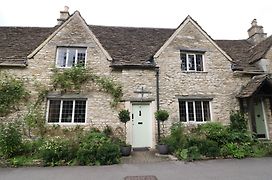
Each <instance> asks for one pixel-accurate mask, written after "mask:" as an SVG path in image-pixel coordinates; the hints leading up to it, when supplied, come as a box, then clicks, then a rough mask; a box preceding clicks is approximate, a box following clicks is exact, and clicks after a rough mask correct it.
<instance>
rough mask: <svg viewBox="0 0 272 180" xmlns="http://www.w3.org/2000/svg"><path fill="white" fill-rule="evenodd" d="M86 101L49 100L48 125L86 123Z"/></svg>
mask: <svg viewBox="0 0 272 180" xmlns="http://www.w3.org/2000/svg"><path fill="white" fill-rule="evenodd" d="M85 117H86V100H70V99H62V100H54V99H52V100H49V101H48V118H47V119H48V123H85V119H86V118H85Z"/></svg>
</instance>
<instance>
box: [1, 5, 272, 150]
mask: <svg viewBox="0 0 272 180" xmlns="http://www.w3.org/2000/svg"><path fill="white" fill-rule="evenodd" d="M248 34H249V38H248V39H244V40H214V39H212V38H211V37H210V36H209V35H208V34H207V32H205V31H204V30H203V29H202V28H201V26H200V25H199V24H198V23H197V22H196V21H195V20H194V19H192V18H191V17H190V16H188V17H186V18H185V20H184V21H183V22H182V23H181V24H180V25H179V26H178V27H177V28H176V29H159V28H133V27H108V26H95V25H88V24H87V23H86V22H85V20H84V19H83V17H82V16H81V15H80V13H79V12H78V11H75V12H74V13H73V14H71V15H70V14H69V12H68V8H65V10H64V11H61V12H60V18H59V19H58V25H56V26H55V27H52V28H42V27H0V70H1V71H5V72H7V73H10V74H13V75H15V76H17V77H20V78H23V79H26V80H27V81H26V83H27V88H28V89H29V90H30V91H31V94H32V96H33V97H34V96H35V95H37V92H36V89H35V84H36V83H41V84H44V85H46V86H49V87H50V86H52V85H51V81H52V73H53V72H52V70H53V69H55V68H58V69H62V70H65V69H68V68H71V67H72V66H74V65H76V64H79V63H81V64H84V66H85V67H86V68H89V69H91V70H92V71H93V72H94V73H95V74H97V75H99V76H103V77H110V78H111V79H113V80H114V81H115V82H117V83H120V84H121V85H122V91H123V96H122V100H121V102H120V104H119V106H118V107H119V108H117V109H116V108H112V107H111V105H110V103H109V102H110V101H111V99H112V96H111V95H110V94H108V93H105V92H103V91H101V90H100V89H99V88H98V87H96V86H94V85H92V84H91V83H89V84H87V85H86V86H85V87H84V88H83V90H82V91H81V92H80V93H78V92H77V93H74V94H73V93H66V94H63V93H59V92H58V91H52V92H49V94H48V95H47V97H46V100H45V101H44V103H43V107H44V116H45V119H46V123H47V124H48V125H50V124H60V125H65V126H73V125H82V126H88V127H89V126H90V127H98V128H103V127H105V126H106V125H109V126H112V127H113V129H115V128H117V127H119V126H121V125H122V124H120V122H119V120H118V111H119V110H120V109H122V108H124V109H128V110H129V111H130V112H131V121H130V122H129V123H128V124H127V128H128V131H127V134H126V136H127V141H128V142H129V143H131V144H132V146H133V147H154V146H155V144H156V139H157V137H158V124H157V122H156V120H155V118H154V112H155V111H156V110H157V109H165V110H167V111H168V112H169V113H170V118H169V120H168V121H167V122H166V124H165V125H166V129H169V127H170V126H171V124H172V123H174V122H179V121H180V122H183V123H184V124H198V123H205V122H208V121H219V122H222V123H224V124H227V123H229V115H230V112H231V111H232V110H241V111H243V112H245V113H246V114H247V115H248V119H249V120H248V124H249V128H250V130H251V131H253V132H255V133H256V134H257V136H258V137H259V138H261V139H269V138H270V137H272V116H271V115H272V114H271V113H272V112H271V110H272V98H271V95H272V93H271V92H272V91H271V90H272V80H271V78H270V73H271V72H272V48H271V46H272V36H270V37H267V35H266V33H264V32H263V27H262V26H259V25H258V24H257V21H256V20H253V21H252V24H251V27H250V29H249V30H248ZM23 109H24V107H22V110H21V111H19V112H16V113H17V114H20V113H23ZM12 117H15V116H14V114H12V115H10V116H9V117H7V118H12Z"/></svg>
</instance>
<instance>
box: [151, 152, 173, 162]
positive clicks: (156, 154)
mask: <svg viewBox="0 0 272 180" xmlns="http://www.w3.org/2000/svg"><path fill="white" fill-rule="evenodd" d="M155 156H157V157H163V158H169V159H170V160H171V161H178V158H177V157H175V156H173V155H171V154H160V153H155Z"/></svg>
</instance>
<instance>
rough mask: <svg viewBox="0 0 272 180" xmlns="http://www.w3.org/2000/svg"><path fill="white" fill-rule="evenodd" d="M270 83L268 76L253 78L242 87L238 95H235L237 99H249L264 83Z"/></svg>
mask: <svg viewBox="0 0 272 180" xmlns="http://www.w3.org/2000/svg"><path fill="white" fill-rule="evenodd" d="M266 80H268V81H271V79H270V78H269V76H268V75H258V76H254V77H253V78H252V79H251V80H250V81H249V82H248V83H247V85H246V86H244V87H243V88H242V89H241V91H240V93H239V94H238V95H237V97H239V98H247V97H251V96H252V95H253V94H254V93H255V92H256V91H257V90H258V89H259V88H260V87H261V85H262V84H263V83H264V82H265V81H266Z"/></svg>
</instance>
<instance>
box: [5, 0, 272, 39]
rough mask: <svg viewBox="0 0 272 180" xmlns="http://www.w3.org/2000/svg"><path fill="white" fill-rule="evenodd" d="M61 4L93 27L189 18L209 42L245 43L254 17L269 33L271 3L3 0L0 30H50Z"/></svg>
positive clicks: (169, 23)
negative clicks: (29, 27)
mask: <svg viewBox="0 0 272 180" xmlns="http://www.w3.org/2000/svg"><path fill="white" fill-rule="evenodd" d="M65 5H67V6H69V8H70V9H69V11H70V13H73V12H74V11H75V10H79V12H80V13H81V15H82V16H83V18H84V19H85V20H86V22H87V23H88V24H93V25H107V26H133V27H162V28H176V27H177V26H178V25H179V24H180V23H181V22H182V21H183V20H184V18H186V16H187V15H190V16H192V17H193V18H194V19H195V20H196V21H197V22H198V24H199V25H200V26H201V27H202V28H203V29H204V30H205V31H206V32H207V33H208V34H209V35H210V36H211V37H212V38H214V39H245V38H247V30H248V28H250V23H251V21H252V20H253V19H254V18H256V19H257V21H258V24H259V25H262V26H263V27H264V31H265V32H266V33H268V35H271V33H272V21H271V19H272V10H271V7H272V1H271V0H2V2H1V3H0V26H45V27H51V26H54V25H56V23H57V21H56V19H57V18H58V17H59V11H60V10H63V8H64V6H65Z"/></svg>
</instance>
